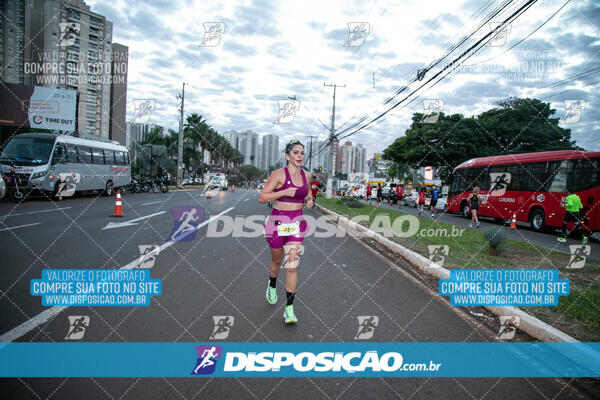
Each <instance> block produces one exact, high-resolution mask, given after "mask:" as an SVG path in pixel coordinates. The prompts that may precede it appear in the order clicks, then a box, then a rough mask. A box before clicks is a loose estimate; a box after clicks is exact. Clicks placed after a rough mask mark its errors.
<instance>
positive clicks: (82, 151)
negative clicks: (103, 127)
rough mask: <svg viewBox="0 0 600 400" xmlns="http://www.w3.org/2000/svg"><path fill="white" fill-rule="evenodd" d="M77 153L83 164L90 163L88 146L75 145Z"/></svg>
mask: <svg viewBox="0 0 600 400" xmlns="http://www.w3.org/2000/svg"><path fill="white" fill-rule="evenodd" d="M77 153H78V154H79V160H80V162H82V163H84V164H91V163H92V153H91V152H90V148H89V147H87V146H77Z"/></svg>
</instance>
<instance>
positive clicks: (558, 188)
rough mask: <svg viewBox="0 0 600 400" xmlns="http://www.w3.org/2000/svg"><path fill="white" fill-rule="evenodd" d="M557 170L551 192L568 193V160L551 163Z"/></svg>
mask: <svg viewBox="0 0 600 400" xmlns="http://www.w3.org/2000/svg"><path fill="white" fill-rule="evenodd" d="M550 164H554V165H552V167H553V169H554V170H555V173H554V176H553V177H552V183H551V184H550V188H549V189H548V191H549V192H552V193H565V192H566V191H567V160H563V161H552V162H550Z"/></svg>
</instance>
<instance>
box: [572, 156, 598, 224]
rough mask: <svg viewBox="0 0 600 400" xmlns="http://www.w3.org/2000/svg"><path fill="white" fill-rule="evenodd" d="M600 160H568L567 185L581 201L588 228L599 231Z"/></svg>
mask: <svg viewBox="0 0 600 400" xmlns="http://www.w3.org/2000/svg"><path fill="white" fill-rule="evenodd" d="M599 168H600V159H597V158H594V159H588V158H579V159H574V160H569V164H568V167H567V185H568V187H570V188H572V189H573V190H574V191H575V193H577V195H578V196H579V198H580V199H581V204H582V205H583V209H584V212H585V213H586V215H587V216H588V217H589V223H588V225H589V228H590V229H592V230H600V171H599Z"/></svg>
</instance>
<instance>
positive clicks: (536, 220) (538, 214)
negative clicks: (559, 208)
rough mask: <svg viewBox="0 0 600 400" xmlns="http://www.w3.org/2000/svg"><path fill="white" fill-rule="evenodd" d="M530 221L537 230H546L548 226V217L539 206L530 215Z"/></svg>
mask: <svg viewBox="0 0 600 400" xmlns="http://www.w3.org/2000/svg"><path fill="white" fill-rule="evenodd" d="M529 223H530V224H531V229H533V230H534V231H536V232H541V231H543V230H544V227H545V226H546V217H545V215H544V211H542V210H540V209H539V208H538V209H536V210H534V211H533V212H532V213H531V216H530V217H529Z"/></svg>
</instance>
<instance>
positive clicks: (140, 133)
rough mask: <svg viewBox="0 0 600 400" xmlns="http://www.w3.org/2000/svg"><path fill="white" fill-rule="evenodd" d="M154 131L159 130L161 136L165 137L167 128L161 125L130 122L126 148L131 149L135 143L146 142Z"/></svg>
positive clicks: (127, 129)
mask: <svg viewBox="0 0 600 400" xmlns="http://www.w3.org/2000/svg"><path fill="white" fill-rule="evenodd" d="M154 129H158V130H159V132H160V134H161V135H163V136H164V135H165V128H163V127H162V126H160V125H156V124H142V123H132V122H128V123H127V128H126V143H127V144H126V146H127V147H130V146H131V145H133V144H134V143H138V142H143V141H145V140H146V138H147V137H148V135H149V134H150V132H152V131H153V130H154Z"/></svg>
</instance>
